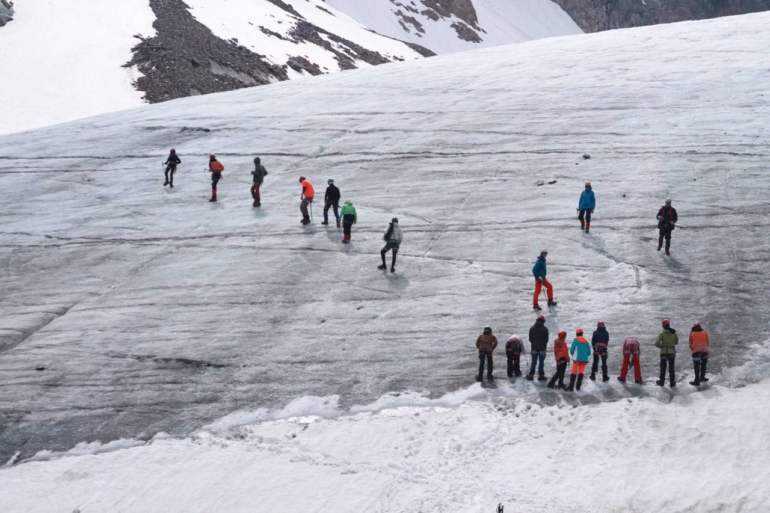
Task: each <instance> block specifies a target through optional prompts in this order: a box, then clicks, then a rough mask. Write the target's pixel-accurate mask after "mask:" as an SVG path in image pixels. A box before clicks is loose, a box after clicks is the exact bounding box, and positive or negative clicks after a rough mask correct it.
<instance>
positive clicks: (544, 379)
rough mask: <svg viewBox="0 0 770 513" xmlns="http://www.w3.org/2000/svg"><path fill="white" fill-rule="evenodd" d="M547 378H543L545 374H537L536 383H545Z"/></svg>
mask: <svg viewBox="0 0 770 513" xmlns="http://www.w3.org/2000/svg"><path fill="white" fill-rule="evenodd" d="M547 379H548V378H546V377H545V374H538V376H537V380H538V381H546V380H547Z"/></svg>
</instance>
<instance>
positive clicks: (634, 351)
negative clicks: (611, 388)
mask: <svg viewBox="0 0 770 513" xmlns="http://www.w3.org/2000/svg"><path fill="white" fill-rule="evenodd" d="M641 356H642V348H641V345H640V344H639V341H638V340H637V339H635V338H633V337H629V338H627V339H626V340H625V341H624V342H623V365H622V366H621V367H620V376H618V381H620V382H621V383H625V382H626V373H628V367H629V365H633V366H634V380H635V381H636V383H637V384H641V383H642V364H641V361H640V358H641Z"/></svg>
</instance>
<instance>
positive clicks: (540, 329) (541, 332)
mask: <svg viewBox="0 0 770 513" xmlns="http://www.w3.org/2000/svg"><path fill="white" fill-rule="evenodd" d="M529 343H530V347H531V349H532V351H531V352H530V355H531V356H532V363H531V364H530V367H529V374H527V379H528V380H529V381H532V380H533V379H534V378H535V366H538V371H537V380H538V381H545V380H546V379H548V378H546V377H545V367H544V366H545V354H546V349H547V348H548V328H546V327H545V317H543V316H542V315H538V316H537V320H536V321H535V324H534V325H533V326H532V327H531V328H529ZM538 361H539V365H538Z"/></svg>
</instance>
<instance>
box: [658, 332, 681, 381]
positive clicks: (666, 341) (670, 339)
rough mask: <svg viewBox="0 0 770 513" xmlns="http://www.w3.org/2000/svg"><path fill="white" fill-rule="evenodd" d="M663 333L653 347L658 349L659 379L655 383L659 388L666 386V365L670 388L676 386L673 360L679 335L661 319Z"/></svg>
mask: <svg viewBox="0 0 770 513" xmlns="http://www.w3.org/2000/svg"><path fill="white" fill-rule="evenodd" d="M661 324H662V325H663V331H661V332H660V333H659V334H658V337H657V338H656V339H655V347H658V348H660V379H659V380H658V381H657V382H656V383H657V384H658V386H659V387H662V386H663V385H665V384H666V365H668V376H669V383H670V384H671V388H673V387H675V386H676V379H674V360H675V359H676V345H677V344H678V343H679V335H677V333H676V330H675V329H674V328H672V327H671V322H670V321H669V320H668V319H663V322H662V323H661Z"/></svg>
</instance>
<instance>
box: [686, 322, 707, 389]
mask: <svg viewBox="0 0 770 513" xmlns="http://www.w3.org/2000/svg"><path fill="white" fill-rule="evenodd" d="M690 351H692V363H693V366H694V367H695V379H694V380H693V381H690V384H691V385H692V386H694V387H699V386H700V384H701V383H703V382H705V381H708V380H709V379H708V378H707V377H706V365H707V364H708V362H709V334H708V333H706V331H705V330H704V329H703V327H702V326H701V325H700V323H699V322H696V323H695V324H693V327H692V331H691V332H690Z"/></svg>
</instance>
